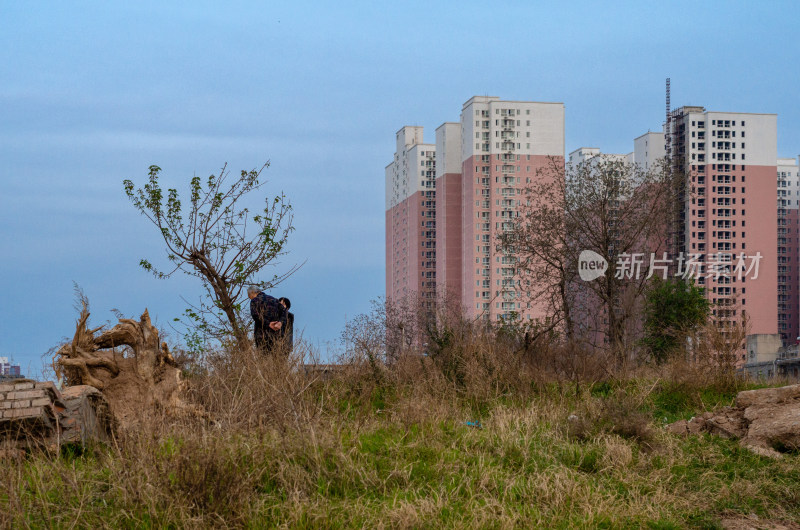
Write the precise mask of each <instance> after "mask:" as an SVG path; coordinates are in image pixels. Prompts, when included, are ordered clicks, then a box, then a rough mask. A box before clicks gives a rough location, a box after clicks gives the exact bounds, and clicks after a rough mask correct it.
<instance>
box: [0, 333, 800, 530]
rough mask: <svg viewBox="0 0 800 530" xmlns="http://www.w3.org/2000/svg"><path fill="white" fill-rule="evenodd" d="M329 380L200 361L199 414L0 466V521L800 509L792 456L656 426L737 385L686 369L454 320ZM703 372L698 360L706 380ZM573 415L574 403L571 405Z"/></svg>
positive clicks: (598, 517) (196, 376) (466, 521)
mask: <svg viewBox="0 0 800 530" xmlns="http://www.w3.org/2000/svg"><path fill="white" fill-rule="evenodd" d="M451 332H452V336H451V337H450V338H448V339H447V340H443V341H442V342H441V344H440V345H439V346H438V348H439V349H438V350H436V351H435V352H434V351H430V352H429V353H430V355H428V356H412V355H406V356H403V357H401V358H399V359H398V360H397V362H395V363H393V364H388V365H387V364H384V363H383V362H379V361H380V359H377V358H376V357H375V356H374V355H371V354H366V353H365V352H366V351H367V350H362V351H361V352H360V353H358V352H350V353H351V354H350V356H349V357H348V358H347V364H346V365H345V366H344V367H343V369H342V370H341V371H340V372H337V373H336V374H335V375H334V376H333V377H321V376H320V375H318V374H314V373H307V372H305V371H303V370H301V369H299V367H298V366H299V364H300V363H301V362H304V361H305V360H307V359H308V358H309V357H310V355H309V352H308V351H306V350H304V349H303V348H300V349H299V351H296V352H295V353H294V354H293V356H292V358H291V359H290V360H289V361H285V360H282V359H275V358H263V357H261V356H259V355H257V354H254V353H252V352H227V353H225V354H224V355H218V356H216V357H214V356H210V357H209V358H208V359H207V360H206V363H205V364H203V365H202V366H201V367H200V368H197V367H195V369H194V370H193V375H192V377H191V379H190V381H191V398H192V400H193V401H194V402H196V403H198V404H201V405H203V406H204V407H205V409H206V410H207V411H208V412H209V417H210V418H211V420H207V419H204V418H191V419H189V418H183V419H175V418H171V417H169V416H163V415H161V416H160V415H157V414H154V415H153V416H152V418H151V421H150V422H149V423H148V424H146V425H144V426H142V428H140V429H139V430H137V431H135V432H128V433H124V434H123V436H122V438H121V439H120V441H119V444H118V445H116V446H113V447H96V448H91V449H90V450H85V451H83V450H80V449H79V448H66V449H65V450H64V451H62V453H61V454H60V455H50V454H46V453H31V454H29V455H27V456H25V457H14V458H10V459H8V460H6V461H4V462H3V465H2V466H0V527H17V528H25V527H48V528H50V527H52V528H72V527H98V528H103V527H109V528H120V527H122V528H163V527H175V528H195V527H196V528H206V527H214V528H225V527H237V528H238V527H257V528H261V527H273V526H274V527H301V528H306V527H324V528H329V527H341V528H349V527H370V528H372V527H374V528H383V527H393V528H408V527H430V528H440V527H474V528H483V527H493V528H514V527H529V528H537V527H538V528H545V527H562V528H566V527H648V526H649V527H651V528H681V527H685V526H696V527H714V526H715V525H718V524H719V521H720V520H721V519H722V518H723V517H729V516H731V515H736V514H742V515H747V514H750V513H757V514H759V515H760V516H762V517H766V516H769V517H771V518H782V519H786V520H794V521H797V520H800V489H798V488H797V484H798V483H799V482H800V466H798V463H800V460H798V456H797V455H788V456H787V457H786V458H784V459H782V460H779V461H773V460H768V459H765V458H763V457H759V456H756V455H754V454H752V453H749V452H748V451H746V450H743V449H741V448H739V447H738V446H737V445H736V444H735V443H734V442H730V441H726V440H720V439H712V438H709V437H699V438H691V439H679V438H675V437H672V436H670V435H668V434H667V433H666V432H665V431H664V430H663V429H662V428H661V426H662V425H663V423H664V418H665V417H669V418H670V419H672V418H677V417H685V416H689V415H692V414H695V413H697V412H699V411H701V410H703V409H704V408H707V407H713V406H714V405H715V404H719V403H724V402H725V400H726V399H730V398H731V397H732V395H733V394H732V392H734V391H735V389H731V388H729V387H727V386H725V385H721V386H715V383H714V381H707V380H706V379H704V378H705V376H706V374H705V373H700V372H698V373H697V374H696V377H694V378H692V377H691V373H689V372H687V370H686V367H685V366H678V365H671V366H667V367H664V368H659V369H658V370H659V371H658V372H656V371H654V370H655V369H642V371H641V372H640V373H638V374H637V375H636V377H630V378H620V377H614V376H613V374H611V376H609V374H608V373H607V372H606V371H605V369H604V368H603V367H602V366H601V363H598V362H597V359H592V358H591V357H590V356H583V357H581V356H574V357H573V358H571V359H569V360H567V359H564V358H563V357H564V356H565V355H567V354H568V353H569V352H570V351H571V350H570V349H569V348H566V347H563V346H556V345H550V344H538V345H535V346H533V347H532V346H531V345H529V344H520V343H517V342H515V341H514V340H512V339H509V338H502V337H500V338H498V337H497V336H496V335H492V333H491V332H490V331H488V330H476V329H470V328H468V327H466V326H465V327H464V328H462V329H455V330H451ZM701 376H702V377H701ZM572 417H574V418H573V419H571V418H572Z"/></svg>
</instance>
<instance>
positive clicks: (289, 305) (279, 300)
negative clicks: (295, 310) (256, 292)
mask: <svg viewBox="0 0 800 530" xmlns="http://www.w3.org/2000/svg"><path fill="white" fill-rule="evenodd" d="M278 302H283V304H284V305H285V306H286V309H287V310H289V309H291V308H292V303H291V302H290V301H289V299H288V298H286V297H285V296H281V297H280V298H278Z"/></svg>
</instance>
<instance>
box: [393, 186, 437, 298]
mask: <svg viewBox="0 0 800 530" xmlns="http://www.w3.org/2000/svg"><path fill="white" fill-rule="evenodd" d="M423 200H424V198H423V192H420V191H417V192H415V193H414V194H413V195H411V196H410V197H408V198H407V199H405V200H403V201H402V202H400V203H399V204H398V205H396V206H394V207H392V208H390V209H389V210H387V211H386V247H387V250H386V297H387V298H389V299H400V298H402V297H403V296H404V295H406V294H409V293H414V292H416V293H419V292H422V291H424V290H426V289H427V288H428V284H430V283H433V284H434V289H435V282H436V279H435V272H436V271H435V267H432V268H426V267H425V262H426V261H428V262H432V261H434V260H433V259H427V258H425V256H424V253H425V252H428V251H431V252H434V251H435V250H436V249H435V244H434V242H433V241H430V242H429V241H427V240H426V238H425V236H424V234H425V233H426V232H428V231H432V230H435V228H428V227H426V226H424V224H425V223H427V222H428V221H435V219H434V218H432V217H425V215H424V214H425V213H426V212H428V211H433V209H432V208H426V207H423V205H422V202H423ZM429 243H430V247H428V246H426V245H428V244H429ZM428 272H430V273H432V274H433V277H432V278H427V277H424V276H423V273H426V274H427V273H428Z"/></svg>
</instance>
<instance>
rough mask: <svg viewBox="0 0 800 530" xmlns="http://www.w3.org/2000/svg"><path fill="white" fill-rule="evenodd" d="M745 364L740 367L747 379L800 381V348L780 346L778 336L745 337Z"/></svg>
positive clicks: (796, 346)
mask: <svg viewBox="0 0 800 530" xmlns="http://www.w3.org/2000/svg"><path fill="white" fill-rule="evenodd" d="M746 349H747V363H746V364H745V365H744V366H743V367H742V372H744V373H745V374H746V375H747V376H748V377H751V378H754V379H771V378H773V377H785V378H789V379H800V351H798V350H800V347H798V345H797V344H793V345H791V346H787V347H783V346H781V336H780V335H779V334H760V335H748V336H747V344H746Z"/></svg>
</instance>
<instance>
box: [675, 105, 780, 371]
mask: <svg viewBox="0 0 800 530" xmlns="http://www.w3.org/2000/svg"><path fill="white" fill-rule="evenodd" d="M666 135H667V136H666V137H665V144H666V146H667V151H666V152H667V154H668V156H669V157H670V161H671V163H672V167H673V169H674V170H676V171H681V172H682V173H683V174H684V175H685V176H686V179H687V180H686V184H687V187H686V188H684V189H683V190H682V191H681V195H680V196H679V197H678V201H679V205H682V207H680V208H679V209H678V213H677V219H676V221H677V222H676V227H677V229H676V233H675V238H674V240H675V244H676V248H675V250H676V251H677V252H680V253H683V255H684V256H689V255H691V254H696V255H698V256H699V259H700V261H701V262H702V264H703V268H702V274H700V275H699V277H697V278H696V282H697V283H699V284H700V285H702V286H703V287H705V289H706V293H707V296H708V297H709V299H710V300H711V301H712V302H713V303H714V305H715V307H716V309H715V310H714V312H715V317H716V319H717V321H718V322H721V321H724V320H735V321H738V320H740V319H741V317H742V314H746V315H747V317H748V318H749V323H750V331H749V333H751V334H759V335H760V334H775V333H777V332H778V304H777V296H776V293H777V291H778V249H777V245H776V244H775V243H773V241H775V238H776V235H777V233H778V219H777V215H776V214H775V213H774V212H775V178H776V177H775V176H776V173H777V166H776V160H777V116H776V115H775V114H746V113H731V112H711V111H707V110H705V109H704V108H703V107H681V108H679V109H677V110H675V111H673V112H672V113H671V114H670V119H669V120H668V123H667V130H666ZM740 257H744V259H745V260H746V262H745V263H746V265H747V266H748V267H749V266H750V265H751V264H753V263H754V262H757V271H758V276H757V277H754V274H753V273H754V271H751V273H750V274H745V275H744V277H743V278H739V277H738V275H737V274H734V273H733V272H734V270H735V268H736V266H737V264H738V263H739V261H738V260H739V259H740ZM715 271H723V272H724V271H729V272H730V274H724V273H723V274H717V273H715ZM744 360H745V355H744V353H743V354H742V357H741V359H740V361H744Z"/></svg>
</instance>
